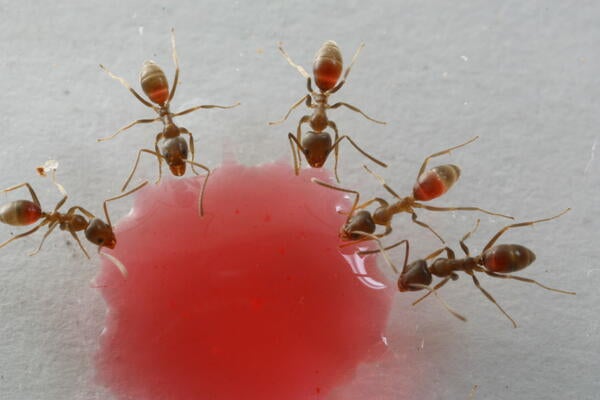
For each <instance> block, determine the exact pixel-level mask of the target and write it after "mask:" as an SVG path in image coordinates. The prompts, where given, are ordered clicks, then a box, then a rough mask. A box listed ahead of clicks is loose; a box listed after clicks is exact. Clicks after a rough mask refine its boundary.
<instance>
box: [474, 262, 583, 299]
mask: <svg viewBox="0 0 600 400" xmlns="http://www.w3.org/2000/svg"><path fill="white" fill-rule="evenodd" d="M477 271H481V272H483V273H485V274H487V275H489V276H491V277H494V278H501V279H514V280H517V281H521V282H527V283H533V284H534V285H538V286H539V287H541V288H543V289H546V290H550V291H552V292H557V293H562V294H571V295H575V294H576V293H575V292H569V291H567V290H561V289H555V288H551V287H548V286H546V285H542V284H541V283H539V282H538V281H536V280H533V279H529V278H524V277H522V276H516V275H502V274H497V273H495V272H492V271H488V270H487V269H485V268H478V269H477Z"/></svg>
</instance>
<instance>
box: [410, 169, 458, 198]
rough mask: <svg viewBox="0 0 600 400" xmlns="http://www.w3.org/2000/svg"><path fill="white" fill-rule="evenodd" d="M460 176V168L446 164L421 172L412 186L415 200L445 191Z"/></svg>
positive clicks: (435, 195)
mask: <svg viewBox="0 0 600 400" xmlns="http://www.w3.org/2000/svg"><path fill="white" fill-rule="evenodd" d="M459 177H460V168H458V167H457V166H456V165H452V164H446V165H440V166H437V167H434V168H432V169H430V170H429V171H427V172H425V173H424V174H421V175H420V176H419V178H418V179H417V182H416V183H415V186H414V187H413V197H414V198H415V200H420V201H427V200H432V199H435V198H437V197H440V196H441V195H443V194H444V193H446V192H447V191H448V190H449V189H450V188H451V187H452V185H454V183H455V182H456V181H457V180H458V178H459Z"/></svg>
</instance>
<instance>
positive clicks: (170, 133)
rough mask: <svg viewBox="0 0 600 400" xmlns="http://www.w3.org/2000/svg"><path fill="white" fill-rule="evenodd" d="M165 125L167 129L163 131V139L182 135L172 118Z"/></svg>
mask: <svg viewBox="0 0 600 400" xmlns="http://www.w3.org/2000/svg"><path fill="white" fill-rule="evenodd" d="M163 123H164V124H165V129H164V130H163V137H164V138H165V139H171V138H175V137H177V136H179V135H180V129H179V127H177V125H175V123H174V122H173V121H172V120H171V118H169V119H168V120H167V121H166V122H165V121H163Z"/></svg>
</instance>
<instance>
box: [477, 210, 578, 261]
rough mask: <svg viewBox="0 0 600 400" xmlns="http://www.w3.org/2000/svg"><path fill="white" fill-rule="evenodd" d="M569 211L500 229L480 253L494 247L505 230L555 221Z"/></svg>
mask: <svg viewBox="0 0 600 400" xmlns="http://www.w3.org/2000/svg"><path fill="white" fill-rule="evenodd" d="M569 211H571V209H570V208H567V209H566V210H564V211H562V212H560V213H559V214H557V215H555V216H553V217H550V218H542V219H537V220H535V221H529V222H521V223H518V224H512V225H508V226H505V227H504V228H502V229H500V230H499V231H498V233H496V234H495V235H494V237H493V238H491V239H490V241H489V242H488V244H486V245H485V247H484V248H483V250H482V251H481V253H485V251H486V250H487V249H489V248H490V247H492V246H493V245H494V243H496V240H498V238H499V237H500V236H502V235H503V234H504V233H505V232H506V231H507V230H509V229H511V228H519V227H521V226H529V225H533V224H537V223H539V222H546V221H551V220H553V219H556V218H558V217H560V216H562V215H563V214H566V213H567V212H569Z"/></svg>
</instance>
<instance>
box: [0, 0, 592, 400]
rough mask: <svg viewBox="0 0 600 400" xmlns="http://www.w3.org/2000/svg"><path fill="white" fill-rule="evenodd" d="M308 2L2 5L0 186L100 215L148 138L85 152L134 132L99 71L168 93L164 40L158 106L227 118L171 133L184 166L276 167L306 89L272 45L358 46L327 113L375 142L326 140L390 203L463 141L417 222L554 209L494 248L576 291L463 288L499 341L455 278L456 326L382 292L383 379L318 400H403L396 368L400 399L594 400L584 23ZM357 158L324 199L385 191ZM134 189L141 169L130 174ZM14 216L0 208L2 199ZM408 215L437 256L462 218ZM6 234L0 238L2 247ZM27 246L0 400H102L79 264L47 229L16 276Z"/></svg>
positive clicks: (88, 292)
mask: <svg viewBox="0 0 600 400" xmlns="http://www.w3.org/2000/svg"><path fill="white" fill-rule="evenodd" d="M319 3H320V4H319V5H316V4H312V3H310V2H295V3H293V4H286V5H282V4H279V3H276V2H263V1H256V2H252V4H253V5H250V3H249V2H248V3H242V2H223V1H213V2H207V1H202V2H194V1H179V2H176V3H175V2H174V3H172V4H169V3H167V2H156V1H147V0H145V1H120V2H116V1H104V2H46V3H43V4H42V3H40V4H38V3H33V2H32V3H27V2H19V3H17V2H8V1H2V2H0V15H1V16H2V21H3V22H2V24H0V37H2V40H1V41H0V76H1V77H2V79H1V81H0V91H1V93H2V94H3V96H2V97H0V108H1V109H2V110H3V112H2V115H1V116H0V131H1V132H2V133H1V138H2V147H1V148H0V171H2V173H1V176H0V186H3V187H6V186H9V185H13V184H16V183H19V182H22V181H24V180H27V181H29V182H31V183H32V184H33V185H34V187H35V188H36V189H37V192H38V194H39V195H40V198H41V200H42V202H43V204H44V205H45V206H46V207H47V208H50V207H52V206H53V205H54V204H55V202H56V201H57V200H58V198H59V195H58V193H56V191H55V190H54V189H53V187H52V186H51V185H50V184H49V182H48V181H44V180H43V179H41V178H38V177H36V176H35V172H34V167H36V166H37V165H39V164H41V163H43V162H44V161H46V160H47V159H50V158H52V159H58V160H59V161H60V163H61V167H60V170H59V174H58V176H59V179H60V181H61V183H62V184H63V185H64V186H65V188H66V189H67V191H68V192H69V193H70V194H71V196H72V197H71V199H70V200H71V204H76V203H77V204H81V205H83V206H85V207H87V208H90V209H91V210H92V211H94V212H96V213H100V212H101V207H100V206H101V201H102V200H103V199H104V198H106V197H110V196H112V195H113V194H115V193H116V191H117V190H118V188H119V185H120V184H121V182H122V180H123V179H124V177H125V176H126V174H127V173H128V171H129V169H130V167H131V164H132V162H133V160H134V156H135V152H136V151H137V149H138V148H142V147H151V146H152V140H153V137H154V135H155V134H156V133H157V132H158V129H159V127H158V126H153V127H148V126H145V127H139V128H134V129H131V130H130V131H129V132H127V133H125V134H123V135H122V136H121V137H119V138H117V139H115V140H113V141H111V142H107V143H101V144H98V143H96V141H95V139H96V138H98V137H101V136H106V135H108V134H110V133H112V132H113V131H115V130H116V129H117V128H118V127H120V126H122V125H124V124H125V123H127V122H129V121H131V120H133V119H137V118H147V117H149V116H150V115H151V111H150V110H148V109H146V108H145V107H143V106H142V105H141V104H139V103H137V102H136V101H135V99H134V98H133V97H132V96H131V95H130V94H129V93H128V92H127V91H126V90H125V89H124V88H123V87H121V86H120V85H119V84H118V83H116V82H115V81H113V80H111V79H110V78H108V77H107V76H106V75H105V74H104V73H102V72H101V71H100V69H99V68H98V64H99V63H103V64H105V65H107V66H108V67H109V68H110V69H112V70H113V71H114V72H115V73H117V74H119V75H122V76H124V77H125V78H126V79H127V80H129V81H130V82H131V83H132V84H133V85H134V86H135V87H138V86H137V85H138V84H137V74H138V71H139V68H140V66H141V64H142V62H143V61H144V60H146V59H148V58H152V59H154V60H155V61H157V62H158V63H159V64H160V65H163V66H164V67H165V69H166V70H167V73H168V74H169V76H171V74H172V71H173V69H172V63H171V58H170V47H169V46H170V44H169V29H170V28H171V27H175V28H176V31H177V43H178V50H179V56H180V61H181V86H180V87H179V88H178V91H177V95H176V98H175V100H174V102H173V106H174V108H175V110H180V109H183V108H184V107H187V106H192V105H195V104H198V103H217V104H230V103H232V102H234V101H237V100H240V101H241V102H242V103H243V105H242V106H241V107H239V108H238V109H236V110H230V111H199V112H197V113H194V114H191V115H189V116H186V117H182V118H181V119H180V123H181V125H183V126H185V127H187V128H188V129H190V130H191V131H192V132H193V133H194V134H195V136H196V144H197V149H198V154H199V158H200V160H201V161H202V162H204V163H206V164H207V165H209V166H213V167H214V166H216V165H218V163H219V162H220V160H221V157H222V149H223V146H230V147H233V148H235V150H236V152H237V154H238V157H239V159H240V160H241V161H243V162H245V163H259V162H262V161H270V160H274V159H278V158H281V157H286V158H287V157H288V154H289V148H288V144H287V140H286V137H285V136H286V134H287V132H288V131H289V130H292V129H293V127H294V126H295V125H294V124H295V123H294V121H297V118H299V117H300V115H302V114H301V111H297V112H296V113H294V114H293V117H292V118H291V119H290V121H289V122H288V123H286V124H285V125H283V126H280V127H268V126H267V125H266V123H267V121H269V120H275V119H278V118H280V117H281V116H282V115H283V114H284V112H285V111H286V110H287V107H288V106H289V105H291V104H292V103H293V102H294V101H295V100H296V99H297V98H299V97H300V96H301V95H303V94H304V90H305V89H304V88H305V85H304V81H303V79H302V78H301V77H300V75H299V74H298V73H297V72H296V71H294V70H293V69H292V68H291V67H289V66H288V65H287V64H286V62H285V61H284V60H283V59H282V57H281V56H280V55H279V53H278V52H277V50H276V42H277V41H278V40H282V41H284V43H285V45H286V49H287V50H288V52H289V53H290V55H291V56H292V57H293V58H294V59H295V60H296V61H297V62H298V63H301V64H302V65H304V66H305V68H307V69H308V68H309V67H310V65H311V61H312V57H313V55H314V53H315V51H316V49H317V48H318V47H319V45H320V44H321V43H322V42H323V41H324V40H326V39H335V40H336V41H337V42H338V43H339V44H340V46H341V48H342V51H343V53H344V55H345V57H346V60H347V61H349V59H350V57H351V56H352V54H353V52H354V50H355V49H356V47H357V46H358V45H359V43H360V42H361V41H364V42H365V43H366V45H367V47H366V48H365V49H364V51H363V53H362V54H361V56H360V58H359V60H358V62H357V63H356V65H355V69H354V70H353V71H352V73H351V75H350V77H349V80H348V83H347V85H346V86H345V87H344V88H343V89H342V90H341V91H340V92H339V93H338V94H336V95H335V100H339V101H347V102H350V103H352V104H355V105H356V106H359V107H361V108H362V109H363V110H364V111H365V112H367V113H369V114H371V115H372V116H374V117H376V118H381V119H384V120H386V121H388V125H387V126H385V127H382V126H378V125H375V124H372V123H370V122H369V121H366V120H365V119H363V118H361V117H360V116H358V115H354V113H352V112H350V111H348V110H343V109H339V110H337V111H334V112H332V113H331V116H332V117H333V118H334V119H335V120H336V121H337V122H338V126H339V127H340V129H341V130H342V132H344V133H348V134H351V135H352V136H353V137H354V138H355V139H356V140H357V142H358V143H360V144H362V145H363V146H364V147H365V148H366V149H367V150H368V151H370V152H372V153H373V154H374V155H376V156H378V157H381V158H382V159H384V160H386V161H388V162H389V164H390V165H391V167H390V168H389V169H388V170H387V171H381V172H382V174H383V175H384V176H386V177H387V179H388V182H389V183H390V184H391V185H392V186H393V187H395V188H397V189H398V191H400V192H401V193H406V192H407V191H408V190H410V188H411V187H412V183H413V181H414V178H415V174H416V172H417V170H418V168H419V165H420V163H421V161H422V159H423V157H424V156H425V155H427V154H429V153H432V152H434V151H437V150H440V149H442V148H445V147H449V146H452V145H455V144H458V143H461V142H463V141H465V140H466V139H468V138H470V137H472V136H474V135H476V134H477V135H480V136H481V139H480V140H479V141H478V142H476V143H474V144H472V145H470V146H469V147H468V148H465V149H463V150H461V151H457V152H455V153H454V154H452V155H451V156H450V157H447V158H445V159H441V160H440V162H447V161H448V160H451V162H454V163H457V164H459V165H460V166H461V167H462V169H463V175H462V177H461V180H460V182H459V183H458V184H457V185H456V187H454V188H453V189H452V191H451V192H450V193H449V194H448V195H447V196H445V197H444V198H443V200H439V201H437V202H436V203H435V204H437V205H477V206H480V207H484V208H489V209H493V210H498V211H504V212H507V213H510V214H513V215H515V216H517V217H518V218H519V219H520V220H526V219H533V218H540V217H545V216H549V215H552V214H553V213H556V212H557V211H559V210H561V209H564V208H565V207H572V208H573V211H572V212H571V213H570V214H568V215H566V216H565V217H563V218H561V219H560V220H557V221H553V222H551V223H548V224H545V225H539V226H537V227H535V228H526V229H522V230H521V231H514V232H512V233H510V234H509V235H507V236H506V239H505V240H506V242H521V243H523V244H525V245H527V246H528V247H531V248H532V249H533V250H534V251H535V252H536V254H537V256H538V259H537V261H536V263H535V264H534V265H533V266H532V267H530V269H529V270H525V271H524V272H523V274H522V275H524V276H528V277H532V278H534V279H539V280H540V281H543V282H544V283H547V284H548V285H551V286H557V287H561V288H565V289H573V290H576V291H577V292H578V294H577V296H576V297H569V296H561V295H558V294H554V293H551V292H546V291H544V290H542V289H539V288H536V287H533V286H531V285H525V284H519V283H516V282H505V281H499V280H498V281H491V280H490V279H485V278H482V284H483V285H484V286H485V287H486V288H487V289H489V290H490V291H491V292H492V294H494V295H495V296H496V298H497V300H498V301H499V302H500V303H501V304H502V305H503V306H504V307H505V308H506V309H507V310H508V312H509V313H510V314H511V315H512V316H513V317H514V318H515V319H517V321H518V322H519V323H520V327H519V328H518V329H516V330H515V329H512V328H511V326H510V324H509V323H508V321H507V320H505V318H504V317H503V316H502V315H501V314H500V313H499V312H497V310H496V309H495V307H494V306H493V305H492V304H491V303H489V302H488V301H487V300H486V299H485V298H484V297H483V296H482V295H481V294H480V293H479V292H478V291H477V289H476V288H475V287H474V286H473V285H472V283H470V282H469V280H467V279H465V278H464V277H463V278H462V279H460V280H459V281H458V282H455V283H452V284H449V285H448V286H447V287H446V288H445V290H444V291H443V295H444V297H445V299H446V300H447V301H448V302H449V303H450V304H452V305H453V306H454V307H455V308H457V309H458V310H459V311H460V312H462V313H463V314H465V315H467V316H468V318H469V322H468V323H467V324H461V323H460V322H458V321H455V320H454V319H453V318H452V317H451V316H449V315H448V314H447V313H445V311H444V310H442V309H441V308H440V307H438V305H437V304H436V303H435V302H433V301H427V302H425V303H424V304H420V305H419V306H417V307H414V308H412V307H410V303H411V301H412V300H413V299H414V298H415V296H413V295H403V296H400V295H399V296H398V297H397V302H396V306H397V307H396V310H395V315H394V319H393V321H392V322H391V326H390V332H388V334H387V336H388V341H389V343H390V346H391V348H392V350H393V351H394V353H395V354H396V357H397V361H395V362H387V363H382V364H381V365H379V366H373V365H371V366H365V367H364V368H361V370H360V372H359V374H358V376H357V383H356V384H355V386H353V387H352V389H346V390H350V391H353V392H354V395H348V394H347V392H344V390H341V391H340V392H338V393H337V394H334V395H332V398H334V399H336V400H342V399H348V398H362V399H386V400H392V399H394V400H395V399H405V398H409V397H405V396H404V395H402V393H401V391H402V388H403V387H406V386H410V382H409V381H410V380H411V379H412V378H411V377H412V373H411V371H412V370H415V371H419V372H420V373H424V374H426V378H427V379H423V380H422V381H419V382H417V385H418V389H417V390H416V391H415V392H413V394H412V395H411V397H410V398H414V399H424V400H434V399H465V398H466V397H467V395H468V393H469V391H470V388H471V385H473V384H478V385H479V386H480V389H479V392H478V393H477V396H476V398H477V399H511V400H512V399H582V400H591V399H597V398H598V396H599V395H598V393H599V392H600V384H599V383H598V381H597V379H598V372H599V371H600V361H599V356H598V355H599V353H600V337H599V333H600V331H599V324H600V322H599V315H600V313H599V311H600V310H599V306H598V304H599V303H600V295H599V294H598V293H599V289H598V288H599V287H600V267H599V266H598V251H597V246H598V233H597V232H598V229H599V228H600V223H599V221H598V216H599V211H600V204H599V203H598V198H599V194H600V193H599V185H600V178H599V177H598V175H599V172H600V160H599V158H600V149H598V142H599V140H600V139H599V138H600V134H599V133H598V127H599V126H600V113H599V112H598V110H599V109H600V100H599V99H600V79H599V78H598V77H599V71H600V57H599V55H598V54H599V53H598V49H599V46H600V25H599V24H598V22H597V21H598V18H599V17H600V5H599V4H598V3H597V2H594V1H562V2H559V1H546V2H531V1H530V2H521V1H508V2H481V1H460V2H458V1H457V2H447V1H427V2H422V1H397V2H385V3H383V2H382V3H380V4H376V3H375V2H368V3H365V2H362V1H351V2H346V4H343V5H342V4H336V3H335V2H319ZM363 162H364V160H363V159H361V158H360V157H358V156H357V154H356V153H355V152H353V150H352V149H351V148H350V147H348V146H347V145H345V146H344V147H343V148H342V161H341V165H342V169H341V174H342V175H341V176H342V179H343V182H344V185H345V186H348V187H356V188H359V189H361V190H362V191H364V192H365V194H366V195H368V194H369V193H379V194H383V193H382V191H381V189H380V188H379V187H378V186H377V184H376V182H375V181H374V180H372V179H370V178H369V177H368V176H366V175H365V174H364V173H363V172H362V171H361V170H360V164H362V163H363ZM154 173H155V165H154V164H153V162H152V161H151V160H146V161H145V162H144V163H143V167H142V168H141V170H140V175H141V176H147V177H153V176H154V175H153V174H154ZM19 197H21V196H19ZM14 198H15V195H10V196H8V197H6V196H4V195H0V199H1V200H2V202H5V201H8V199H14ZM127 203H128V202H123V203H119V204H115V205H114V206H113V207H112V209H113V213H114V215H115V216H118V215H123V213H124V212H126V210H127ZM422 217H423V219H424V220H426V221H428V222H430V223H431V225H433V226H435V227H436V229H438V230H439V231H440V232H442V234H443V235H444V237H446V238H447V240H448V241H449V242H450V243H452V244H456V240H457V239H458V238H460V237H461V236H462V235H463V234H464V232H466V231H467V230H469V229H470V228H471V227H472V225H473V223H474V221H475V219H476V216H475V215H472V214H467V213H461V214H456V215H452V214H448V215H431V214H425V213H422ZM503 223H504V222H503V221H493V220H491V219H490V218H487V217H485V216H484V217H483V218H482V227H481V229H480V230H479V231H478V232H477V234H476V235H475V237H473V238H472V240H470V245H471V248H472V250H474V251H476V250H478V249H481V248H482V247H483V245H484V244H485V243H486V241H487V240H488V238H489V237H490V236H491V235H492V234H493V233H494V232H495V231H496V230H497V229H499V227H500V226H502V224H503ZM395 227H396V229H395V234H394V236H393V238H404V237H408V238H410V239H411V240H412V241H413V242H412V244H413V246H412V249H413V258H414V257H418V256H423V255H425V254H428V253H429V252H431V251H433V250H434V249H435V248H436V247H437V246H438V244H437V243H436V242H435V240H434V239H433V238H432V237H431V236H430V235H428V234H427V232H424V231H423V230H421V229H418V228H415V227H413V226H412V224H410V223H409V219H408V218H406V217H405V216H402V217H400V218H399V219H398V222H396V224H395ZM167 229H169V228H168V227H165V230H166V231H167ZM19 231H20V230H19V229H11V228H7V227H5V226H2V227H0V238H1V239H2V240H3V239H4V238H6V237H8V236H9V234H10V233H11V232H19ZM40 238H41V235H39V234H38V235H35V236H32V237H30V238H28V239H25V240H21V241H20V242H18V243H13V244H11V245H10V246H9V247H6V248H3V249H2V250H0V260H1V262H0V266H1V268H2V274H0V317H1V321H2V323H1V324H0V398H2V399H3V400H21V399H23V400H24V399H27V400H35V399H44V400H52V399H57V400H58V399H109V398H110V396H109V395H108V394H107V392H106V391H105V390H103V389H102V388H99V387H97V386H94V384H93V382H92V377H93V370H92V361H93V360H92V356H93V350H94V348H95V345H96V342H97V336H98V334H99V333H100V331H101V329H102V323H103V313H104V306H103V302H102V300H101V299H100V296H99V294H98V293H97V292H96V291H95V290H94V289H91V288H90V287H89V281H90V279H91V278H92V277H93V275H94V271H95V265H96V264H95V263H94V262H87V261H86V260H85V259H84V258H83V256H82V254H80V251H79V250H78V249H77V248H76V246H75V245H74V243H72V242H71V241H70V240H69V239H68V237H67V236H66V235H65V234H64V233H61V232H57V233H56V234H54V235H53V237H52V238H50V239H49V240H48V241H47V243H46V245H45V248H44V249H43V251H42V252H41V253H40V254H38V255H37V256H36V257H34V258H29V257H28V256H27V253H28V252H29V251H30V250H31V249H32V248H34V247H35V246H36V245H37V243H38V241H39V240H40ZM455 247H458V246H455ZM393 255H394V256H396V257H398V258H400V256H401V253H400V252H395V253H393ZM421 344H424V347H423V348H422V350H420V351H419V350H417V348H418V347H420V346H421ZM402 363H405V364H406V365H405V366H402V365H401V364H402ZM399 364H400V367H399V366H398V365H399ZM361 393H364V394H361ZM367 393H370V394H367Z"/></svg>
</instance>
